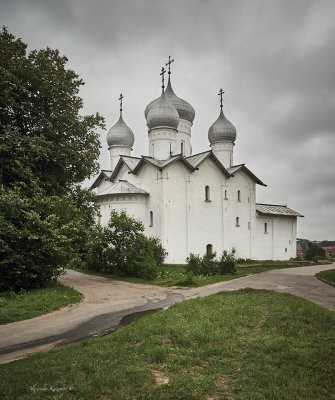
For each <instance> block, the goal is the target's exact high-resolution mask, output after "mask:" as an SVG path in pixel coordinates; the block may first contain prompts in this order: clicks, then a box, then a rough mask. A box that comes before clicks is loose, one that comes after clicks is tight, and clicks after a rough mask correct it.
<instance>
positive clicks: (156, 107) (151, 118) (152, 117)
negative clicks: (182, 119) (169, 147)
mask: <svg viewBox="0 0 335 400" xmlns="http://www.w3.org/2000/svg"><path fill="white" fill-rule="evenodd" d="M150 104H151V103H150ZM150 104H149V105H150ZM146 120H147V125H148V128H149V129H153V128H160V127H164V128H173V129H177V127H178V124H179V115H178V111H177V110H176V109H175V107H174V106H173V105H172V104H171V103H169V102H168V101H167V99H166V96H165V94H164V93H162V95H161V96H160V97H159V98H158V99H156V100H154V101H153V102H152V105H151V107H150V108H149V110H148V113H147V115H146Z"/></svg>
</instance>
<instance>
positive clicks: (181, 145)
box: [180, 142, 184, 156]
mask: <svg viewBox="0 0 335 400" xmlns="http://www.w3.org/2000/svg"><path fill="white" fill-rule="evenodd" d="M180 153H181V155H182V156H183V155H184V142H181V144H180Z"/></svg>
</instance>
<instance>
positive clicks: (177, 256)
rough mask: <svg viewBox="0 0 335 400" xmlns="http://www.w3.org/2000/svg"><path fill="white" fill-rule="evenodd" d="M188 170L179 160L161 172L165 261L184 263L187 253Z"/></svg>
mask: <svg viewBox="0 0 335 400" xmlns="http://www.w3.org/2000/svg"><path fill="white" fill-rule="evenodd" d="M188 174H189V172H188V170H187V169H186V167H185V166H184V165H183V164H181V163H180V162H176V163H173V164H171V165H169V166H168V167H166V168H164V169H163V170H162V173H161V178H160V182H161V193H160V194H161V196H160V198H161V210H160V211H161V226H162V229H161V239H162V243H163V246H164V247H165V249H166V250H167V251H168V253H169V254H168V256H167V259H166V262H167V263H172V264H179V263H184V262H185V259H186V256H187V255H188V240H187V236H188V229H187V221H186V218H187V211H186V209H187V194H186V182H185V180H186V177H187V176H188Z"/></svg>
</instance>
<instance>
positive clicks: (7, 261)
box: [0, 28, 103, 290]
mask: <svg viewBox="0 0 335 400" xmlns="http://www.w3.org/2000/svg"><path fill="white" fill-rule="evenodd" d="M66 63H67V58H66V57H64V56H61V55H60V54H59V52H58V50H52V49H50V48H46V49H43V50H39V51H37V50H33V51H31V52H29V53H28V52H27V45H26V44H25V43H24V42H23V41H22V40H21V39H16V38H15V37H14V36H13V35H12V34H10V33H9V32H8V30H7V29H6V28H3V29H2V31H1V33H0V93H1V96H0V191H1V200H0V290H7V289H9V288H12V289H14V290H19V289H20V288H34V287H40V286H44V285H45V283H46V282H47V281H48V280H50V279H52V278H55V277H56V276H57V275H59V274H60V273H61V272H62V268H63V267H64V266H65V265H66V264H67V263H68V262H70V261H72V262H73V260H75V259H76V258H78V255H79V253H80V251H81V249H82V248H83V246H84V243H85V241H86V236H87V232H88V229H89V226H90V225H91V224H92V223H93V220H94V208H93V205H92V194H91V193H90V192H89V191H87V190H84V189H82V188H81V186H80V183H81V182H82V181H83V180H84V179H86V178H89V177H90V176H91V175H92V174H94V173H96V172H97V170H98V163H97V158H98V155H99V147H100V145H99V136H98V134H97V128H98V127H101V128H103V118H102V117H100V116H99V115H98V114H96V115H88V116H81V115H80V110H81V108H82V99H81V98H80V97H79V96H78V94H79V89H80V86H81V85H83V82H82V80H81V79H80V78H79V77H78V75H77V74H76V73H75V72H74V71H72V70H69V69H66Z"/></svg>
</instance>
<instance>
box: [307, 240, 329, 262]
mask: <svg viewBox="0 0 335 400" xmlns="http://www.w3.org/2000/svg"><path fill="white" fill-rule="evenodd" d="M314 257H321V258H325V257H326V252H325V251H324V249H323V248H322V247H321V246H320V245H319V244H318V243H309V245H308V249H307V251H306V253H305V258H306V260H312V259H313V258H314Z"/></svg>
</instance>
